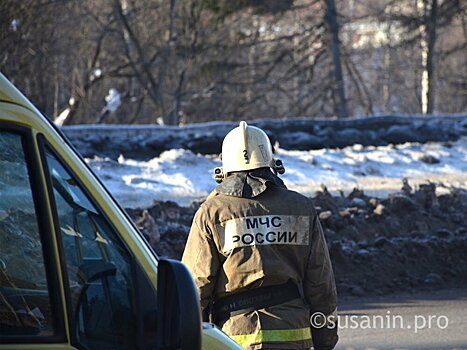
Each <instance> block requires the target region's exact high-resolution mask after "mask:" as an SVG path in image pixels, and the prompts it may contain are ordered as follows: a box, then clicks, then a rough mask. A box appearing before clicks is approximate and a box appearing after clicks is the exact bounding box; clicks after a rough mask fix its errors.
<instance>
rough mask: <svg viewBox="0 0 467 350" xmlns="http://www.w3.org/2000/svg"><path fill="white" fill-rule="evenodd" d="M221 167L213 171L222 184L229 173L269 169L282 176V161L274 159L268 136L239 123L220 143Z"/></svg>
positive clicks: (254, 128)
mask: <svg viewBox="0 0 467 350" xmlns="http://www.w3.org/2000/svg"><path fill="white" fill-rule="evenodd" d="M221 156H222V167H219V168H216V169H214V176H215V179H216V181H217V182H219V183H220V182H222V181H223V180H224V178H225V177H227V176H228V175H229V173H231V172H234V171H246V170H253V169H258V168H265V167H267V168H271V169H272V170H273V171H274V172H275V173H279V174H283V173H284V171H285V169H284V166H283V164H282V161H280V160H279V159H274V155H273V151H272V146H271V142H270V141H269V138H268V135H266V133H265V132H264V131H263V130H261V129H260V128H257V127H255V126H249V125H248V124H247V123H246V122H244V121H241V122H240V125H239V126H238V127H236V128H235V129H233V130H231V131H230V132H229V133H228V134H227V135H226V136H225V138H224V141H223V142H222V155H221Z"/></svg>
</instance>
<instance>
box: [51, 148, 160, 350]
mask: <svg viewBox="0 0 467 350" xmlns="http://www.w3.org/2000/svg"><path fill="white" fill-rule="evenodd" d="M42 147H43V162H44V163H45V166H44V168H45V172H46V178H47V182H48V188H49V193H50V197H51V202H52V210H53V213H54V215H55V218H54V220H55V225H56V229H55V230H56V232H58V233H59V235H58V237H57V241H58V244H59V247H60V251H61V252H60V254H61V258H62V266H65V268H64V273H63V275H64V276H65V281H64V285H65V290H66V295H67V300H68V310H69V312H68V314H69V315H68V316H69V318H68V322H69V324H70V337H71V341H72V345H73V346H75V347H76V348H78V349H99V350H106V349H109V350H110V349H115V350H119V349H121V350H130V349H131V350H133V349H152V348H154V347H155V332H156V325H155V320H156V308H157V298H156V291H155V290H154V289H153V287H152V285H151V283H150V282H149V280H148V278H147V276H146V274H145V273H144V271H143V270H142V269H141V267H140V265H139V264H138V262H137V261H136V259H135V258H134V254H131V250H130V249H129V248H128V247H127V246H126V245H125V243H124V241H123V240H122V239H121V237H120V236H119V233H118V231H117V230H116V229H115V228H114V227H113V226H112V224H111V222H110V220H108V219H107V218H106V217H105V215H104V214H103V211H102V210H101V209H100V208H99V206H98V204H97V203H96V202H95V201H94V200H93V197H92V194H90V193H87V191H86V189H85V188H84V186H83V185H82V183H81V181H80V179H79V178H78V177H76V176H75V175H74V174H73V173H72V172H71V170H70V169H69V168H68V167H67V166H66V164H65V162H64V161H63V160H62V159H61V158H60V155H59V153H58V152H56V151H55V150H53V149H52V148H51V146H48V145H47V144H45V143H44V142H43V143H42Z"/></svg>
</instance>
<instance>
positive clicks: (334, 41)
mask: <svg viewBox="0 0 467 350" xmlns="http://www.w3.org/2000/svg"><path fill="white" fill-rule="evenodd" d="M325 17H326V23H327V25H328V29H329V32H330V35H331V51H332V61H333V63H334V79H335V80H336V81H335V84H334V90H335V95H336V96H337V98H338V103H337V104H338V105H337V106H336V107H337V116H338V117H339V118H345V117H347V115H348V114H347V101H346V98H345V90H344V78H343V75H342V65H341V54H340V49H339V28H338V25H337V18H336V7H335V4H334V0H326V16H325Z"/></svg>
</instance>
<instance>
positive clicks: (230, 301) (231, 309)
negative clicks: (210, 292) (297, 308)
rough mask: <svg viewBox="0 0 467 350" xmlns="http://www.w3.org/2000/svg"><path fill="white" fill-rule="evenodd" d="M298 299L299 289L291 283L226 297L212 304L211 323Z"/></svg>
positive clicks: (217, 322)
mask: <svg viewBox="0 0 467 350" xmlns="http://www.w3.org/2000/svg"><path fill="white" fill-rule="evenodd" d="M298 298H301V296H300V292H299V289H298V287H297V285H296V284H295V283H293V282H292V281H289V282H287V283H285V284H280V285H276V286H268V287H260V288H256V289H252V290H248V291H245V292H240V293H235V294H231V295H227V296H225V297H223V298H221V299H219V300H216V301H215V302H214V305H213V312H212V316H213V322H214V323H216V324H219V323H222V322H223V321H225V320H227V319H229V318H230V317H231V316H234V315H238V314H242V313H245V312H248V311H253V310H258V309H262V308H265V307H268V306H273V305H278V304H282V303H285V302H287V301H290V300H293V299H298Z"/></svg>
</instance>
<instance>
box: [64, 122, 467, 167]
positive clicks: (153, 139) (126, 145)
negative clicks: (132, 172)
mask: <svg viewBox="0 0 467 350" xmlns="http://www.w3.org/2000/svg"><path fill="white" fill-rule="evenodd" d="M251 124H252V125H256V126H259V127H260V128H262V129H263V130H265V131H266V133H267V134H268V136H269V137H270V138H271V141H272V143H273V144H275V143H277V144H279V146H280V147H281V148H283V149H287V150H310V149H322V148H343V147H346V146H352V145H354V144H361V145H363V146H369V145H372V146H385V145H388V144H401V143H404V142H420V143H425V142H429V141H435V142H445V141H455V140H457V139H459V138H460V137H462V136H465V135H467V116H466V115H459V116H379V117H364V118H349V119H343V120H330V119H310V118H297V119H287V120H260V121H252V122H251ZM237 125H238V123H236V122H211V123H200V124H191V125H186V126H182V127H178V126H160V125H73V126H66V127H63V128H62V130H63V131H64V133H65V134H66V136H67V137H68V138H69V139H70V141H71V142H72V144H73V145H74V146H75V147H76V148H77V149H78V151H79V152H80V153H81V154H82V155H83V156H84V157H94V156H99V157H109V158H112V159H117V158H118V157H119V156H120V155H123V156H124V157H125V158H131V159H137V160H149V159H152V158H154V157H156V156H158V155H160V154H161V153H162V152H163V151H167V150H171V149H178V148H183V149H187V150H191V151H192V152H193V153H200V154H219V153H220V148H221V144H222V140H223V138H224V136H225V135H226V134H227V132H229V131H230V130H231V129H232V128H234V127H236V126H237Z"/></svg>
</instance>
